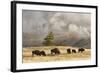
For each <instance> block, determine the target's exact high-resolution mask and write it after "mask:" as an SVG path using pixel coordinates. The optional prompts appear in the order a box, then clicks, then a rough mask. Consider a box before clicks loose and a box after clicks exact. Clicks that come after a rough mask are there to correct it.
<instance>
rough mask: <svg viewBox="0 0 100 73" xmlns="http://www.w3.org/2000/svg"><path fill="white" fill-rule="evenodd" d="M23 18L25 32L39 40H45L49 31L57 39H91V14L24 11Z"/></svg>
mask: <svg viewBox="0 0 100 73" xmlns="http://www.w3.org/2000/svg"><path fill="white" fill-rule="evenodd" d="M22 17H23V32H24V33H30V34H33V35H34V36H38V38H37V39H38V40H43V38H44V37H45V36H46V35H47V34H48V32H49V31H52V32H53V33H54V35H55V36H56V37H57V36H64V37H66V38H70V37H73V38H78V39H81V38H90V34H91V29H90V27H91V14H90V13H75V12H53V11H52V12H49V11H34V10H23V11H22ZM39 36H40V37H39ZM33 40H36V39H33Z"/></svg>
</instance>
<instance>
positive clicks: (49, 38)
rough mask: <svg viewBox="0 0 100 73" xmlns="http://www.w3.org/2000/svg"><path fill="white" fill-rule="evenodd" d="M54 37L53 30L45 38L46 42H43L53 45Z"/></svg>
mask: <svg viewBox="0 0 100 73" xmlns="http://www.w3.org/2000/svg"><path fill="white" fill-rule="evenodd" d="M53 39H54V35H53V32H50V33H48V35H47V36H46V37H45V38H44V42H43V44H44V45H46V46H51V45H53V42H52V41H53Z"/></svg>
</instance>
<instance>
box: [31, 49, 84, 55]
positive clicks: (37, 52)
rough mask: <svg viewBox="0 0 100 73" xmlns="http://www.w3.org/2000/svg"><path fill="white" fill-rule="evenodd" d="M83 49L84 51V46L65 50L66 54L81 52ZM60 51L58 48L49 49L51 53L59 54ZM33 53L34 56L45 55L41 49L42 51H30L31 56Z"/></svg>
mask: <svg viewBox="0 0 100 73" xmlns="http://www.w3.org/2000/svg"><path fill="white" fill-rule="evenodd" d="M84 51H85V49H84V48H79V49H78V51H76V49H70V48H68V49H67V50H66V52H67V54H71V53H82V52H84ZM60 53H61V52H60V50H59V49H58V48H54V49H51V55H59V54H60ZM34 55H36V56H46V53H45V51H43V50H42V51H39V50H34V51H32V56H34Z"/></svg>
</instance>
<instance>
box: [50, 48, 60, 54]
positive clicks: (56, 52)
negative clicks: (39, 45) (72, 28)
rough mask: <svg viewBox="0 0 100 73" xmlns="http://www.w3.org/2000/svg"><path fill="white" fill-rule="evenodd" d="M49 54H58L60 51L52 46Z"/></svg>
mask: <svg viewBox="0 0 100 73" xmlns="http://www.w3.org/2000/svg"><path fill="white" fill-rule="evenodd" d="M51 54H52V55H58V54H60V51H59V49H58V48H54V49H52V50H51Z"/></svg>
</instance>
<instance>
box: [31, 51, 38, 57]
mask: <svg viewBox="0 0 100 73" xmlns="http://www.w3.org/2000/svg"><path fill="white" fill-rule="evenodd" d="M34 55H37V56H40V51H39V50H34V51H32V56H34Z"/></svg>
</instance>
